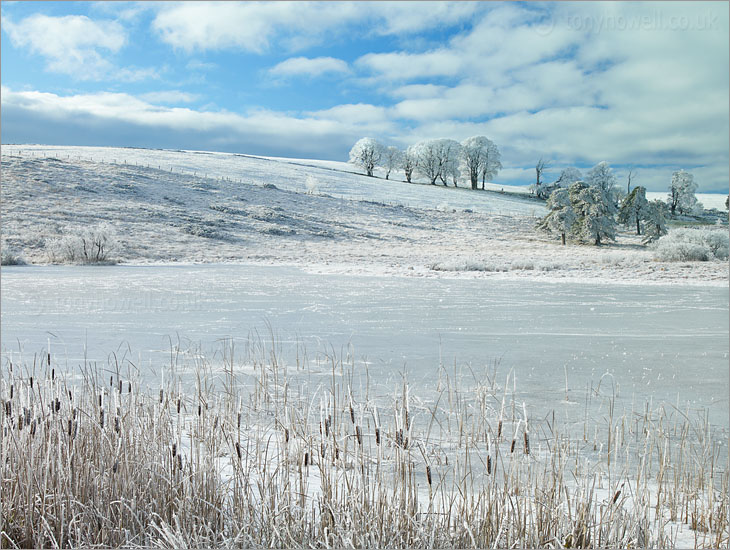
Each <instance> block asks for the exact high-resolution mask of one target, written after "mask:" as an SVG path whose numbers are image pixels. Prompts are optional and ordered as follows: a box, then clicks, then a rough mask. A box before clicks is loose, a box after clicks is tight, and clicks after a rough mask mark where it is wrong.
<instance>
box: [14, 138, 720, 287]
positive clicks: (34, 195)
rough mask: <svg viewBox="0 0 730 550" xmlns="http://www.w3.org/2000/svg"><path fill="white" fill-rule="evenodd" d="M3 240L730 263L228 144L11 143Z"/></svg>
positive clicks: (390, 255) (414, 268) (362, 259)
mask: <svg viewBox="0 0 730 550" xmlns="http://www.w3.org/2000/svg"><path fill="white" fill-rule="evenodd" d="M2 153H3V155H2V209H3V212H2V213H3V217H2V237H3V248H4V249H12V250H14V251H17V252H18V253H19V254H20V255H21V256H22V257H23V258H24V259H25V260H26V261H27V262H29V263H46V262H48V261H49V248H50V247H51V244H52V243H53V242H54V240H57V239H58V238H60V237H64V236H68V235H75V234H78V233H79V232H81V231H82V230H83V229H84V228H87V227H95V226H98V225H99V224H102V223H107V224H109V225H110V226H111V227H112V228H113V230H114V232H115V233H116V236H117V239H118V241H119V244H120V247H119V250H118V252H117V253H116V254H115V259H116V260H117V261H119V262H122V263H137V264H145V263H160V262H163V263H167V262H241V263H265V264H289V265H298V266H301V267H304V268H306V269H308V270H310V271H319V272H332V271H335V272H348V273H372V274H398V275H411V276H431V277H436V276H438V277H444V276H448V277H454V276H459V277H499V278H512V277H530V278H539V279H551V280H557V279H559V280H565V279H577V280H584V279H593V280H606V281H620V282H633V281H636V282H658V283H663V282H694V283H699V284H707V283H710V284H719V283H722V284H725V283H726V280H727V264H726V263H721V262H704V263H703V264H702V265H700V264H693V266H692V269H691V270H687V269H684V268H683V267H682V266H681V265H678V264H677V263H674V264H662V263H659V262H655V261H654V260H653V257H652V254H651V253H650V252H649V251H647V250H646V249H645V248H644V247H642V246H640V245H639V240H638V239H637V237H636V236H633V235H631V234H630V233H624V234H621V235H620V236H619V239H618V241H617V243H615V244H611V245H608V246H604V247H601V248H596V247H588V246H567V247H564V246H560V244H559V243H558V242H557V241H556V240H555V239H551V238H550V237H548V236H546V235H543V234H541V233H537V232H536V231H535V230H534V226H535V223H536V221H537V218H538V217H539V216H541V215H543V213H544V212H545V209H544V206H543V205H542V203H540V202H538V201H536V200H534V199H532V198H530V197H528V196H524V194H523V195H520V194H519V193H510V192H504V193H501V192H495V191H486V192H482V191H478V192H477V191H471V190H468V189H454V188H453V187H449V188H444V187H443V186H432V185H428V184H408V183H405V182H400V181H393V180H390V181H387V180H385V179H381V178H369V177H366V176H364V175H361V174H355V173H353V172H352V167H351V166H350V165H348V164H345V163H335V162H331V161H304V160H297V159H271V158H261V157H250V156H245V155H233V154H226V153H207V152H193V151H189V152H183V151H158V150H147V149H122V148H100V147H47V146H20V147H19V146H5V147H3V151H2Z"/></svg>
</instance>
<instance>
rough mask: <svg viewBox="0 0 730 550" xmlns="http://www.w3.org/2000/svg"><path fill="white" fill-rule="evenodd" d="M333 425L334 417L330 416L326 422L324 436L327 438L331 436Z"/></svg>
mask: <svg viewBox="0 0 730 550" xmlns="http://www.w3.org/2000/svg"><path fill="white" fill-rule="evenodd" d="M331 425H332V415H329V416H328V417H327V418H326V419H325V421H324V435H325V437H329V436H330V426H331Z"/></svg>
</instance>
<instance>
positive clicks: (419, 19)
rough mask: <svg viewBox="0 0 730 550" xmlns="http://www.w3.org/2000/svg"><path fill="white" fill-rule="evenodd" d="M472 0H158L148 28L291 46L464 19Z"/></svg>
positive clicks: (178, 42) (218, 44)
mask: <svg viewBox="0 0 730 550" xmlns="http://www.w3.org/2000/svg"><path fill="white" fill-rule="evenodd" d="M481 9H482V8H481V7H480V6H479V5H478V3H472V2H413V3H411V2H406V3H399V2H182V3H176V4H166V3H162V4H161V5H160V6H159V12H158V14H157V16H156V18H155V20H154V22H153V28H154V29H155V30H156V31H157V32H158V33H159V34H160V36H161V38H162V40H164V41H165V42H167V43H168V44H170V45H172V46H174V47H175V48H179V49H182V50H184V51H188V52H190V51H195V50H221V49H240V50H245V51H250V52H256V53H262V52H265V51H268V50H270V49H271V47H272V45H273V44H276V46H277V48H283V49H285V50H288V51H295V50H299V49H302V48H304V47H307V46H311V45H315V44H321V43H323V42H325V41H326V40H328V39H332V38H333V36H337V35H339V36H346V35H347V33H352V32H358V33H360V34H375V35H393V34H396V35H400V34H404V33H414V32H418V31H422V30H425V29H429V28H436V27H442V26H443V25H445V24H449V25H450V24H456V23H459V22H461V21H468V20H469V19H470V18H471V17H472V16H473V14H474V13H475V12H477V11H479V10H481Z"/></svg>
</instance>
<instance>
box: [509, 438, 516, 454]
mask: <svg viewBox="0 0 730 550" xmlns="http://www.w3.org/2000/svg"><path fill="white" fill-rule="evenodd" d="M509 452H510V453H514V452H515V440H514V439H513V440H512V445H510V448H509Z"/></svg>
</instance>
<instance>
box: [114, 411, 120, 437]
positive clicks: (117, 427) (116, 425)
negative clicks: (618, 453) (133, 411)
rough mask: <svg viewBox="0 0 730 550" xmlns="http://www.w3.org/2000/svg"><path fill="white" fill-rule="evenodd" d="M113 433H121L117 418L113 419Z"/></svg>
mask: <svg viewBox="0 0 730 550" xmlns="http://www.w3.org/2000/svg"><path fill="white" fill-rule="evenodd" d="M114 431H115V432H117V433H119V432H120V431H121V423H120V422H119V416H118V415H117V416H115V417H114Z"/></svg>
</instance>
